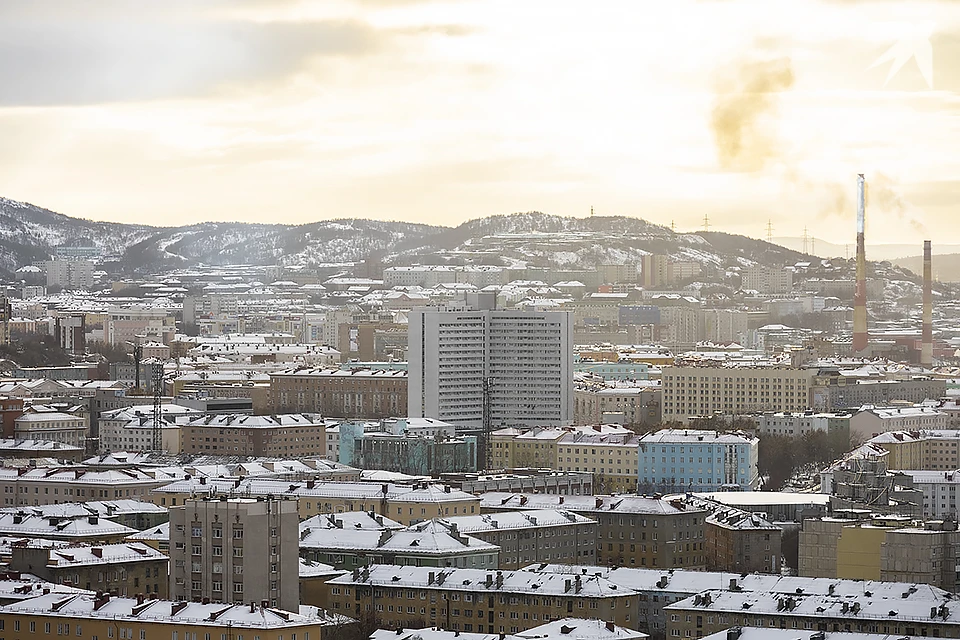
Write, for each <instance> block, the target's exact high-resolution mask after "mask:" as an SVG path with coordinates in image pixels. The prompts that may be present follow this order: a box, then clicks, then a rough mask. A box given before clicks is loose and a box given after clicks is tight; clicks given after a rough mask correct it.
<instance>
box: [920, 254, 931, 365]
mask: <svg viewBox="0 0 960 640" xmlns="http://www.w3.org/2000/svg"><path fill="white" fill-rule="evenodd" d="M932 254H933V252H932V251H931V249H930V241H929V240H924V241H923V338H922V342H921V343H920V366H921V367H924V368H926V369H929V368H930V367H932V366H933V291H932V287H933V282H932V281H933V255H932Z"/></svg>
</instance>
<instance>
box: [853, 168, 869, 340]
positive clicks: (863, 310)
mask: <svg viewBox="0 0 960 640" xmlns="http://www.w3.org/2000/svg"><path fill="white" fill-rule="evenodd" d="M865 192H866V181H865V180H864V178H863V174H862V173H861V174H859V175H857V289H856V292H855V293H854V294H853V354H854V355H857V354H859V353H862V352H863V351H864V350H866V348H867V252H866V248H865V247H864V239H863V234H864V226H865V225H864V217H865V212H864V209H865V208H866V203H865V200H866V193H865Z"/></svg>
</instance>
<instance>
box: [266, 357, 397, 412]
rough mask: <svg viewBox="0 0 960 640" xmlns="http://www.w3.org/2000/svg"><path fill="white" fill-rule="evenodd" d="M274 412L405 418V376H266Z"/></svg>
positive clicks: (306, 372) (323, 372)
mask: <svg viewBox="0 0 960 640" xmlns="http://www.w3.org/2000/svg"><path fill="white" fill-rule="evenodd" d="M270 404H271V406H272V408H273V411H274V412H277V413H293V412H308V413H318V414H321V415H328V416H340V417H344V418H362V419H366V420H372V419H379V418H388V417H390V416H403V415H406V414H407V372H406V371H389V370H387V371H372V370H363V369H354V370H342V369H305V368H300V369H290V370H287V371H280V372H276V373H271V374H270Z"/></svg>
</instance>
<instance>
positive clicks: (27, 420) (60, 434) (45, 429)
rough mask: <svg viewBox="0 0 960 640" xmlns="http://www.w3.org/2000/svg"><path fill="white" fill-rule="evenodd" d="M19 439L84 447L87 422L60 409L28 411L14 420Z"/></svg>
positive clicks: (15, 433)
mask: <svg viewBox="0 0 960 640" xmlns="http://www.w3.org/2000/svg"><path fill="white" fill-rule="evenodd" d="M14 425H15V426H14V436H13V437H14V438H16V439H17V440H44V441H47V442H59V443H61V444H65V445H67V446H69V447H83V446H85V445H86V441H87V422H86V421H85V420H84V419H83V418H82V417H80V416H74V415H71V414H69V413H61V412H59V411H43V412H32V411H31V412H28V413H24V414H23V415H22V416H20V417H19V418H17V419H16V420H15V421H14Z"/></svg>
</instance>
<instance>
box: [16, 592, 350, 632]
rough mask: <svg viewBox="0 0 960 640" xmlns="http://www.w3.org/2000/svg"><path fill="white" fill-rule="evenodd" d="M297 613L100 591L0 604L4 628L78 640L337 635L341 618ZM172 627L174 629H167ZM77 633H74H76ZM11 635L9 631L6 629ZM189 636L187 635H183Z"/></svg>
mask: <svg viewBox="0 0 960 640" xmlns="http://www.w3.org/2000/svg"><path fill="white" fill-rule="evenodd" d="M308 613H310V614H312V615H301V614H299V613H293V612H290V611H283V610H281V609H275V608H271V607H264V606H261V605H260V604H258V603H256V602H251V603H250V604H232V605H224V604H222V603H214V602H211V603H203V602H184V601H170V600H159V599H158V600H148V599H146V598H144V597H143V596H142V595H140V596H137V597H136V598H115V597H111V596H110V595H108V594H104V595H97V594H91V595H69V596H64V595H63V594H61V593H49V594H45V595H39V596H36V597H34V598H30V599H29V600H23V601H21V602H16V603H13V604H9V605H7V606H5V607H3V608H0V622H3V624H4V628H6V629H12V630H17V629H20V633H21V634H24V635H27V634H29V633H31V632H32V633H34V634H36V635H37V637H53V636H55V635H61V636H75V635H80V636H82V637H84V638H111V637H113V638H116V637H117V636H119V634H120V633H121V632H122V633H123V636H122V637H124V638H142V639H144V640H154V639H155V638H164V639H165V638H170V637H172V635H171V634H173V633H176V634H177V635H178V637H181V634H182V637H190V638H192V637H193V636H197V637H201V638H206V637H207V636H210V637H215V638H226V637H228V636H229V637H230V638H236V640H239V639H240V636H246V637H248V638H250V639H251V640H255V639H256V638H260V640H281V639H282V638H285V637H286V638H292V637H293V634H297V636H298V637H300V638H302V639H303V640H327V639H330V640H333V639H335V638H337V637H338V636H341V637H342V634H343V633H344V627H345V625H347V624H349V623H347V622H346V621H343V620H341V619H338V618H337V617H325V616H324V617H321V615H320V614H319V612H317V611H315V610H313V611H308ZM171 629H175V631H171ZM78 631H79V632H80V633H79V634H78V633H77V632H78ZM8 633H12V632H8ZM187 634H189V636H188V635H187Z"/></svg>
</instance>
